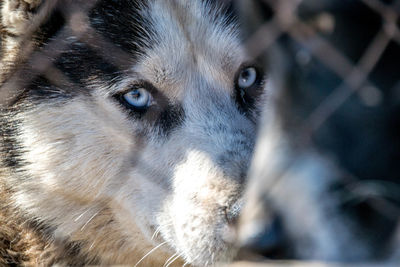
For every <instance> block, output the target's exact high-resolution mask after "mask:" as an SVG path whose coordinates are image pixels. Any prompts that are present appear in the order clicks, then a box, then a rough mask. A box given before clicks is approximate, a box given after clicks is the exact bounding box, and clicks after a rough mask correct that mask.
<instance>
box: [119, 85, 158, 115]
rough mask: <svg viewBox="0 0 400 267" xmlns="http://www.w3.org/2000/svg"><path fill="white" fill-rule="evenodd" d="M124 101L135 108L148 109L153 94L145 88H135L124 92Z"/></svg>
mask: <svg viewBox="0 0 400 267" xmlns="http://www.w3.org/2000/svg"><path fill="white" fill-rule="evenodd" d="M122 97H123V99H124V101H125V102H126V103H127V104H128V105H129V106H131V107H133V108H135V109H140V110H143V109H147V108H148V107H149V106H150V105H151V101H152V97H151V94H150V93H149V92H148V91H147V90H146V89H143V88H138V89H134V90H132V91H129V92H128V93H126V94H124V95H123V96H122Z"/></svg>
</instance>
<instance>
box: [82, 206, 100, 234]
mask: <svg viewBox="0 0 400 267" xmlns="http://www.w3.org/2000/svg"><path fill="white" fill-rule="evenodd" d="M99 213H100V210H99V211H98V212H96V213H95V214H93V215H92V217H90V218H89V220H87V222H86V223H85V224H84V225H83V226H82V228H81V231H83V229H85V227H86V226H87V225H88V224H89V223H90V221H91V220H93V218H94V217H96V216H97V215H98V214H99Z"/></svg>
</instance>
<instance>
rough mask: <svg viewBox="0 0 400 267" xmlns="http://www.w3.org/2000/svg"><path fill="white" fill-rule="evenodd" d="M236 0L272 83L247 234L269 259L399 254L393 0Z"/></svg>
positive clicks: (398, 51)
mask: <svg viewBox="0 0 400 267" xmlns="http://www.w3.org/2000/svg"><path fill="white" fill-rule="evenodd" d="M236 2H237V4H238V7H239V8H238V10H239V12H240V13H241V17H242V19H243V20H244V23H243V24H244V25H248V28H247V29H246V31H245V33H246V34H245V35H246V36H247V37H248V44H249V49H250V52H253V53H254V54H255V56H259V57H260V58H262V59H264V60H265V59H266V61H267V62H268V63H266V64H267V65H268V69H269V75H270V79H269V87H270V88H271V91H270V103H271V107H270V108H268V109H267V110H266V111H265V112H264V121H263V123H262V125H263V127H262V129H261V130H260V139H259V143H258V147H257V149H256V155H255V158H254V161H253V165H252V169H251V173H250V176H251V178H252V180H251V181H250V184H249V189H248V203H247V207H246V209H245V211H244V214H243V215H242V219H241V224H240V227H239V240H240V242H241V243H242V245H243V246H244V247H247V248H250V249H252V250H255V251H258V252H259V253H261V254H263V255H265V256H267V257H269V258H301V259H322V260H333V261H365V260H371V259H373V260H394V255H395V254H396V253H397V252H396V251H398V247H399V245H398V243H396V242H398V241H396V229H397V227H398V222H399V215H400V213H399V211H400V165H399V162H400V138H399V137H400V132H399V129H400V94H399V93H400V81H399V80H400V79H399V70H398V66H399V64H398V61H399V59H400V43H399V31H398V28H397V27H398V23H397V25H396V19H397V18H398V15H399V4H398V2H397V5H395V4H394V3H392V2H394V1H312V0H310V1H303V2H301V3H300V2H299V1H279V2H278V1H236ZM250 3H251V5H252V6H253V8H252V9H249V8H244V5H246V7H248V5H249V4H250ZM394 36H395V37H394Z"/></svg>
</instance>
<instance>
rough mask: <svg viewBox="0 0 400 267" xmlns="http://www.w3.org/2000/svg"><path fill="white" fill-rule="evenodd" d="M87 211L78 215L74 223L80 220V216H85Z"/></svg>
mask: <svg viewBox="0 0 400 267" xmlns="http://www.w3.org/2000/svg"><path fill="white" fill-rule="evenodd" d="M88 211H89V209H87V210H85V211H84V212H82V213H81V215H79V216H78V217H76V218H75V220H74V222H77V221H79V220H80V218H82V216H83V215H85V214H86V213H87V212H88Z"/></svg>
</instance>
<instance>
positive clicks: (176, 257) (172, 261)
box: [165, 253, 183, 267]
mask: <svg viewBox="0 0 400 267" xmlns="http://www.w3.org/2000/svg"><path fill="white" fill-rule="evenodd" d="M182 255H183V253H180V254H178V255H176V256H175V258H173V259H172V260H171V261H170V263H168V264H167V265H166V266H165V267H169V266H170V265H171V264H172V263H174V261H176V260H177V259H179V257H181V256H182Z"/></svg>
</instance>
